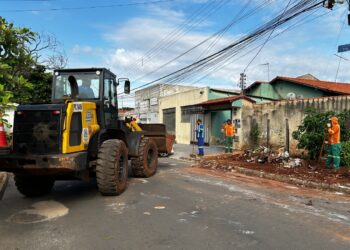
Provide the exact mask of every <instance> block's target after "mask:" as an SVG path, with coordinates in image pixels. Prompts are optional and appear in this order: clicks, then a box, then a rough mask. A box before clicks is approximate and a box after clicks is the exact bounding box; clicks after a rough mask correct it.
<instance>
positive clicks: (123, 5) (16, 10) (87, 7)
mask: <svg viewBox="0 0 350 250" xmlns="http://www.w3.org/2000/svg"><path fill="white" fill-rule="evenodd" d="M173 1H174V0H158V1H145V2H132V3H120V4H108V5H94V6H80V7H63V8H50V9H22V10H18V9H14V10H2V11H1V12H6V13H14V12H16V13H18V12H32V11H41V12H46V11H62V10H87V9H100V8H112V7H128V6H137V5H150V4H161V3H166V2H173Z"/></svg>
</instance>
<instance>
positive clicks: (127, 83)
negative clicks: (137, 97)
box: [118, 78, 130, 94]
mask: <svg viewBox="0 0 350 250" xmlns="http://www.w3.org/2000/svg"><path fill="white" fill-rule="evenodd" d="M121 81H124V94H130V80H129V79H128V78H119V79H118V85H119V84H120V82H121Z"/></svg>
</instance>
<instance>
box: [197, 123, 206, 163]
mask: <svg viewBox="0 0 350 250" xmlns="http://www.w3.org/2000/svg"><path fill="white" fill-rule="evenodd" d="M197 126H198V127H197V129H196V138H197V142H198V155H199V156H203V155H204V125H203V124H202V120H201V119H198V120H197Z"/></svg>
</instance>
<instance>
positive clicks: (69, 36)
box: [0, 0, 350, 88]
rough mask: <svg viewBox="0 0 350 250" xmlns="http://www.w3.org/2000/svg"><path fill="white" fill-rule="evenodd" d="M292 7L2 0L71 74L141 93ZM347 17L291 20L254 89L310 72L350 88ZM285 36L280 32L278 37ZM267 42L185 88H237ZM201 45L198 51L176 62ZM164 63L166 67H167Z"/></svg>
mask: <svg viewBox="0 0 350 250" xmlns="http://www.w3.org/2000/svg"><path fill="white" fill-rule="evenodd" d="M151 2H154V3H153V4H152V3H151ZM287 2H288V1H284V0H283V1H282V0H241V1H235V0H207V1H206V0H187V1H186V0H173V1H156V0H148V1H147V0H130V1H127V0H74V1H73V0H32V1H31V0H22V1H21V0H12V1H10V0H8V1H6V0H0V15H1V16H3V17H5V18H6V19H7V20H8V21H10V22H13V23H14V24H15V26H26V27H30V28H31V29H32V30H34V31H36V32H39V33H50V34H54V35H55V36H56V37H57V39H58V40H59V41H60V42H61V44H62V45H61V46H62V48H63V49H64V50H65V52H66V54H67V55H68V58H69V61H68V66H69V67H92V66H95V67H100V66H103V67H106V68H110V69H111V70H112V71H113V72H114V73H116V74H117V75H118V76H119V77H129V78H130V79H131V82H132V84H133V86H134V87H137V86H139V85H142V84H144V83H147V82H150V81H152V80H155V79H157V78H159V77H162V76H164V75H166V74H168V73H171V72H173V71H176V70H178V69H180V68H182V67H184V66H187V65H188V64H191V63H193V62H194V61H196V60H198V59H200V58H203V57H205V56H208V55H210V54H212V53H214V52H216V51H217V50H219V49H222V48H223V47H225V46H227V45H229V44H231V43H233V42H235V41H237V40H238V39H240V38H241V37H243V36H244V35H246V34H248V33H249V32H251V31H252V30H254V29H256V28H257V27H259V26H261V25H263V24H264V23H265V22H267V21H268V20H270V19H271V18H272V17H274V16H275V15H276V14H277V13H279V12H281V11H283V10H284V8H285V7H286V5H287ZM291 2H292V3H293V2H296V0H295V1H293V0H292V1H291ZM134 3H136V4H135V5H130V4H134ZM144 3H146V4H144ZM23 10H25V11H23ZM248 13H250V14H249V15H248ZM347 14H348V10H347V7H346V4H343V5H339V6H336V7H335V8H334V9H333V10H332V11H330V10H328V9H325V8H319V9H318V10H317V11H315V12H312V13H307V14H306V15H305V16H303V17H302V19H297V20H294V21H291V23H289V24H287V26H285V27H289V25H294V26H293V28H289V29H288V30H287V31H285V32H283V33H281V34H280V35H278V36H277V37H276V38H274V39H272V40H270V41H269V42H268V43H267V44H266V45H265V46H264V48H263V49H262V50H261V52H260V53H259V54H258V56H257V57H256V58H255V59H254V60H253V61H252V63H251V64H250V65H249V67H248V68H247V69H246V71H245V73H246V75H247V83H248V85H249V84H250V83H252V82H254V81H256V80H265V81H266V80H267V79H268V77H269V78H270V79H272V78H274V77H275V76H277V75H279V76H291V77H294V76H299V75H303V74H306V73H310V74H313V75H314V76H316V77H317V78H319V79H322V80H329V81H334V80H335V79H336V78H337V81H338V82H350V61H347V60H345V59H346V58H347V59H349V60H350V51H349V52H345V53H343V54H342V56H343V57H344V58H345V59H339V58H338V57H336V56H335V55H334V54H336V53H337V47H338V45H340V44H347V43H350V26H348V25H347ZM230 22H233V23H234V25H232V27H230V28H229V29H227V30H226V32H225V33H223V34H222V35H220V36H213V34H215V33H216V32H218V31H219V30H222V29H223V28H224V27H225V26H226V25H227V24H228V23H230ZM282 30H283V27H281V29H276V30H275V31H274V33H273V36H274V35H276V34H279V33H280V32H281V31H282ZM203 41H206V42H203ZM264 41H265V40H264V39H261V40H260V41H258V42H257V43H255V44H253V46H251V47H249V49H243V50H242V51H239V53H238V54H237V55H233V56H232V58H231V59H230V60H228V61H225V62H220V63H219V64H217V65H213V67H212V68H211V70H210V71H205V72H198V74H196V75H195V76H194V77H190V78H186V79H184V80H183V81H182V82H181V83H185V84H197V85H199V86H200V85H203V86H204V85H209V86H212V87H220V88H237V83H238V81H239V74H240V73H241V72H242V71H243V70H244V69H245V68H246V67H247V65H248V63H249V62H250V61H251V59H252V58H253V57H254V56H255V55H256V53H257V51H258V49H259V45H260V44H261V43H263V42H264ZM201 42H203V44H202V45H201V46H198V47H197V48H196V49H194V50H193V51H191V52H189V53H187V54H185V55H184V56H182V57H180V58H178V59H176V60H172V59H174V58H176V57H177V56H178V55H180V54H182V53H184V52H185V51H187V50H188V49H190V48H192V47H194V46H196V45H197V44H199V43H201ZM254 48H255V49H254ZM267 63H268V66H269V67H268V66H267ZM164 64H166V65H167V66H166V67H161V66H163V65H164ZM268 69H269V71H268ZM337 72H338V73H337ZM336 76H337V77H336ZM179 83H180V82H179Z"/></svg>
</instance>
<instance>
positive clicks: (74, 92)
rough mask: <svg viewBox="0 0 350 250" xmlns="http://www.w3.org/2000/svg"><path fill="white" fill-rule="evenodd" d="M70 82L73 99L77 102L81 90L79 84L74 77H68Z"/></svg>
mask: <svg viewBox="0 0 350 250" xmlns="http://www.w3.org/2000/svg"><path fill="white" fill-rule="evenodd" d="M68 81H69V83H70V89H71V92H72V94H71V98H72V99H73V100H75V99H76V98H77V96H78V95H79V88H78V83H77V79H75V77H74V76H69V77H68Z"/></svg>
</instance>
